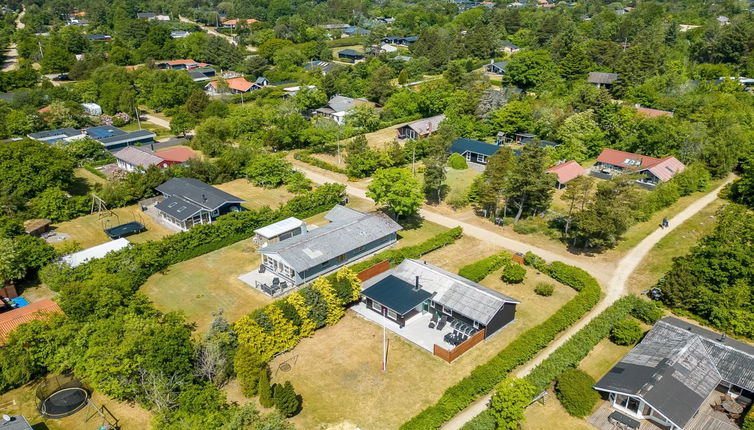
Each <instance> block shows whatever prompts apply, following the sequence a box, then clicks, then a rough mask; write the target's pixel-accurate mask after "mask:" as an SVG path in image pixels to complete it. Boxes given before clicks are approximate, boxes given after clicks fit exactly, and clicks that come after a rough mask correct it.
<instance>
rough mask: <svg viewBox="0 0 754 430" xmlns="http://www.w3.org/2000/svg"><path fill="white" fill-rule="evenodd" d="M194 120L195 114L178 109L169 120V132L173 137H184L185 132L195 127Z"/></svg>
mask: <svg viewBox="0 0 754 430" xmlns="http://www.w3.org/2000/svg"><path fill="white" fill-rule="evenodd" d="M194 118H196V115H195V114H192V113H190V112H188V111H186V110H185V109H179V110H178V112H176V113H175V114H174V115H173V117H172V118H170V131H171V132H172V133H173V134H175V135H179V134H182V135H184V136H186V132H188V131H189V130H191V129H192V128H193V127H194V125H195V123H194Z"/></svg>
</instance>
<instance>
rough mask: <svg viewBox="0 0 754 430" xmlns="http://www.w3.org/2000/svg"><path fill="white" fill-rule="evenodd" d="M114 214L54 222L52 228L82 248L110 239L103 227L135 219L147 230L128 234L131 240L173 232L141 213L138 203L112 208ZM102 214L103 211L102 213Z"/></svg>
mask: <svg viewBox="0 0 754 430" xmlns="http://www.w3.org/2000/svg"><path fill="white" fill-rule="evenodd" d="M112 212H114V213H115V214H116V216H104V217H103V218H100V216H99V215H98V214H96V213H95V214H92V215H85V216H81V217H78V218H76V219H73V220H71V221H66V222H61V223H58V224H54V225H53V228H54V229H55V231H56V232H58V233H65V234H67V235H69V236H70V239H68V240H75V241H76V242H78V243H80V244H81V247H82V248H90V247H92V246H95V245H99V244H102V243H105V242H109V241H110V240H111V239H110V238H109V237H108V236H107V235H106V234H105V232H104V231H103V230H104V229H105V228H110V227H114V226H116V225H119V224H125V223H127V222H132V221H137V222H140V223H142V224H144V227H146V228H147V231H145V232H144V233H139V234H135V235H132V236H128V237H127V239H128V240H129V241H131V242H137V243H138V242H146V241H148V240H160V239H162V238H163V237H165V236H168V235H170V234H173V233H174V232H173V231H172V230H169V229H168V228H167V227H165V226H163V225H161V224H159V223H157V221H155V220H154V219H153V218H152V217H151V216H149V215H147V214H145V213H143V212H142V211H141V208H140V207H139V205H138V204H136V205H131V206H126V207H123V208H116V209H113V210H112ZM103 215H104V213H103Z"/></svg>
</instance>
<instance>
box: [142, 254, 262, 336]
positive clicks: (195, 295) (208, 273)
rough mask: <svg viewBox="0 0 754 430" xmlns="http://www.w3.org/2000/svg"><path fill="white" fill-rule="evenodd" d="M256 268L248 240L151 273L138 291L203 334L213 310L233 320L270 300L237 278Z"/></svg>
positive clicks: (255, 259) (257, 258) (256, 261)
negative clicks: (190, 323)
mask: <svg viewBox="0 0 754 430" xmlns="http://www.w3.org/2000/svg"><path fill="white" fill-rule="evenodd" d="M257 267H259V253H258V252H257V248H256V246H255V245H254V244H253V242H252V241H251V239H247V240H243V241H241V242H238V243H235V244H233V245H230V246H227V247H225V248H222V249H219V250H217V251H214V252H210V253H208V254H205V255H202V256H199V257H196V258H193V259H191V260H188V261H184V262H181V263H178V264H175V265H173V266H170V267H169V268H168V269H167V270H166V271H165V272H164V273H157V274H155V275H152V276H151V277H150V278H149V279H148V280H147V282H146V283H145V284H144V285H143V286H142V287H141V291H142V292H143V293H144V294H146V295H147V297H149V298H150V299H151V300H152V301H153V302H154V304H155V307H157V309H159V310H161V311H163V312H171V311H181V312H183V313H184V315H185V316H186V318H187V319H188V320H189V321H191V322H193V323H196V326H197V332H198V333H203V332H205V331H206V330H207V328H208V327H209V324H210V322H212V319H213V316H212V314H213V313H216V312H218V311H220V310H222V311H223V313H224V315H225V317H226V318H227V319H228V320H229V321H231V322H233V321H235V320H237V319H239V318H240V317H242V316H244V315H246V314H248V313H249V312H251V311H253V310H254V309H257V308H260V307H263V306H265V305H266V304H268V303H270V302H272V299H271V298H270V297H268V296H267V295H265V294H263V293H262V292H260V291H257V290H255V289H254V288H252V287H250V286H248V285H246V284H244V283H243V282H241V281H240V280H238V276H239V275H242V274H244V273H248V272H250V271H252V270H254V269H256V268H257Z"/></svg>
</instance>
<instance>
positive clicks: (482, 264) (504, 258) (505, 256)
mask: <svg viewBox="0 0 754 430" xmlns="http://www.w3.org/2000/svg"><path fill="white" fill-rule="evenodd" d="M510 264H511V255H510V254H509V253H507V252H503V253H500V254H495V255H491V256H489V257H487V258H483V259H481V260H479V261H477V262H474V263H471V264H468V265H466V266H463V267H461V270H459V271H458V274H459V275H461V276H463V277H464V278H466V279H468V280H470V281H474V282H479V281H481V280H482V279H484V278H486V277H487V275H489V274H490V273H492V272H494V271H495V270H498V269H500V268H501V267H503V266H505V265H510Z"/></svg>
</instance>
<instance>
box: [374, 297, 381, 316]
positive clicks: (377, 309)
mask: <svg viewBox="0 0 754 430" xmlns="http://www.w3.org/2000/svg"><path fill="white" fill-rule="evenodd" d="M372 309H374V310H376V311H377V312H379V313H382V304H381V303H379V302H375V301H374V300H372Z"/></svg>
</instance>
